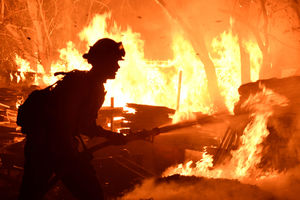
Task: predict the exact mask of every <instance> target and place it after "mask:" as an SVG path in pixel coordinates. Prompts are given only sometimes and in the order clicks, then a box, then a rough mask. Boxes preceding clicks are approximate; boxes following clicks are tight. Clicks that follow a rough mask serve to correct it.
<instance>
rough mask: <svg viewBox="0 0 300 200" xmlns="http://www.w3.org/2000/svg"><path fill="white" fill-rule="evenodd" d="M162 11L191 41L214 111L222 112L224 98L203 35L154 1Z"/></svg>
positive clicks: (162, 4) (160, 0) (163, 3)
mask: <svg viewBox="0 0 300 200" xmlns="http://www.w3.org/2000/svg"><path fill="white" fill-rule="evenodd" d="M155 1H156V3H158V4H159V5H160V6H161V7H162V8H163V9H164V11H165V12H166V13H167V14H168V15H169V16H170V18H171V19H172V20H175V22H176V23H177V24H178V25H179V26H180V27H181V28H182V30H183V31H184V33H185V34H186V37H187V38H188V39H189V40H190V41H191V44H192V46H193V48H194V50H195V51H196V52H197V53H198V55H199V57H200V59H201V61H202V63H203V64H204V69H205V73H206V77H207V82H208V92H209V94H210V97H211V99H212V102H213V103H214V106H215V110H223V109H225V108H226V107H225V101H224V98H223V97H222V96H221V94H220V91H219V87H218V79H217V75H216V70H215V66H214V63H213V62H212V60H211V59H210V57H209V53H208V50H207V48H206V45H205V42H204V40H203V34H202V33H201V32H199V31H198V32H197V33H194V30H193V29H190V27H189V26H188V25H187V24H186V23H185V22H184V21H183V20H182V19H181V18H180V17H179V16H178V15H176V13H175V12H173V11H172V10H170V9H169V8H168V7H167V6H166V3H165V2H164V1H163V0H155Z"/></svg>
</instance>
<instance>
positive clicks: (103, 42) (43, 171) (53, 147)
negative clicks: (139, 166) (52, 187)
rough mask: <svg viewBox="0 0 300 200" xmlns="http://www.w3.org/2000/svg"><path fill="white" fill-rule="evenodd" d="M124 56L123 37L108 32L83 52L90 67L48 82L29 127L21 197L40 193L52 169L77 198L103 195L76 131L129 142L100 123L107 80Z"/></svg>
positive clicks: (92, 199)
mask: <svg viewBox="0 0 300 200" xmlns="http://www.w3.org/2000/svg"><path fill="white" fill-rule="evenodd" d="M124 56H125V50H124V48H123V45H122V43H121V42H115V41H114V40H112V39H109V38H103V39H100V40H98V41H97V42H96V43H95V44H94V45H93V46H91V47H90V49H89V51H88V53H86V54H84V55H83V58H84V59H86V60H87V62H88V63H89V64H91V66H92V67H91V69H90V70H89V71H79V70H74V71H71V72H68V73H61V74H63V75H64V77H63V78H62V79H61V80H60V81H58V82H56V83H55V84H54V85H52V86H50V87H48V90H47V95H44V97H45V98H43V100H41V101H35V102H41V104H42V105H39V107H40V108H39V109H37V110H38V111H37V112H39V116H38V117H37V118H36V119H35V120H36V122H35V126H34V127H32V128H27V129H26V144H25V148H24V153H25V163H24V175H23V180H22V183H21V188H20V193H19V199H20V200H28V199H30V200H35V199H42V198H43V196H44V195H45V193H46V192H47V190H48V189H49V181H50V180H51V177H53V175H54V174H55V175H56V177H58V178H59V179H60V180H61V181H62V183H63V184H64V185H65V186H66V188H67V189H68V190H69V191H70V192H71V193H72V194H73V196H74V197H75V198H77V199H82V200H83V199H84V200H96V199H97V200H99V199H104V194H103V191H102V189H101V186H100V184H99V182H98V180H97V177H96V173H95V170H94V169H93V167H92V165H91V164H90V160H91V156H90V155H88V156H87V155H86V154H83V153H81V152H79V151H78V140H77V139H76V137H78V136H79V137H80V134H85V135H87V136H89V137H94V136H105V137H110V138H113V139H114V140H115V141H116V142H117V143H120V144H122V143H125V142H126V141H125V139H124V136H122V135H119V134H117V133H113V132H110V131H106V130H104V129H103V128H102V127H99V126H97V124H96V118H97V113H98V110H99V109H100V107H101V106H102V104H103V102H104V98H105V94H106V91H105V88H104V85H103V84H104V83H105V82H106V81H107V80H108V79H115V76H116V73H117V71H118V69H119V68H120V66H119V64H118V61H119V60H123V57H124ZM42 96H43V95H42ZM35 106H37V105H36V103H35ZM31 115H32V113H31ZM24 116H26V114H25V115H24ZM24 130H25V129H24Z"/></svg>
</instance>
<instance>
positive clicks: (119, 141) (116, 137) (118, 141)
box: [106, 133, 128, 145]
mask: <svg viewBox="0 0 300 200" xmlns="http://www.w3.org/2000/svg"><path fill="white" fill-rule="evenodd" d="M106 138H107V139H108V140H109V141H111V143H112V144H113V145H125V144H126V143H127V142H128V140H127V138H126V136H124V135H122V134H119V133H112V134H110V136H107V137H106Z"/></svg>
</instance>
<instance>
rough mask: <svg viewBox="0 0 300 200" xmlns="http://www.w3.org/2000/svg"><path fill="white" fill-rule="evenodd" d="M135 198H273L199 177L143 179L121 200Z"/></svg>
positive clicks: (230, 182) (235, 183) (250, 188)
mask: <svg viewBox="0 0 300 200" xmlns="http://www.w3.org/2000/svg"><path fill="white" fill-rule="evenodd" d="M129 199H130V200H135V199H155V200H160V199H175V200H176V199H180V200H193V199H197V200H198V199H206V200H221V199H222V200H226V199H230V200H242V199H243V200H248V199H249V200H250V199H251V200H252V199H257V200H260V199H261V200H268V199H275V198H274V196H273V195H272V194H270V193H269V192H266V191H263V190H261V189H260V188H258V187H257V186H253V185H248V184H242V183H240V182H238V181H235V180H226V179H207V178H199V177H194V176H193V177H186V176H179V175H175V176H170V177H167V178H161V179H150V180H145V181H144V182H143V183H142V184H141V185H139V186H137V187H136V188H135V189H134V190H133V191H132V192H129V193H128V194H126V195H124V196H123V197H122V198H121V200H129Z"/></svg>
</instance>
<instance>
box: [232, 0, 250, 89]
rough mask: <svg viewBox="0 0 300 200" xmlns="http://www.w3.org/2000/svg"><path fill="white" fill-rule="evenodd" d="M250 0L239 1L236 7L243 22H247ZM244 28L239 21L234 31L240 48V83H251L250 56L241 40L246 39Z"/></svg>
mask: <svg viewBox="0 0 300 200" xmlns="http://www.w3.org/2000/svg"><path fill="white" fill-rule="evenodd" d="M250 3H251V1H250V0H239V2H238V6H237V7H236V6H235V7H236V8H235V10H236V9H237V10H238V13H239V15H240V16H241V17H242V18H243V21H246V22H247V21H248V13H249V7H250ZM246 28H247V27H245V26H244V25H243V24H242V23H241V22H240V21H238V22H237V24H236V31H237V33H238V41H239V47H240V56H241V83H242V84H245V83H249V82H250V81H251V68H250V55H249V53H248V52H247V50H246V49H245V48H244V45H243V40H244V39H247V32H246Z"/></svg>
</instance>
